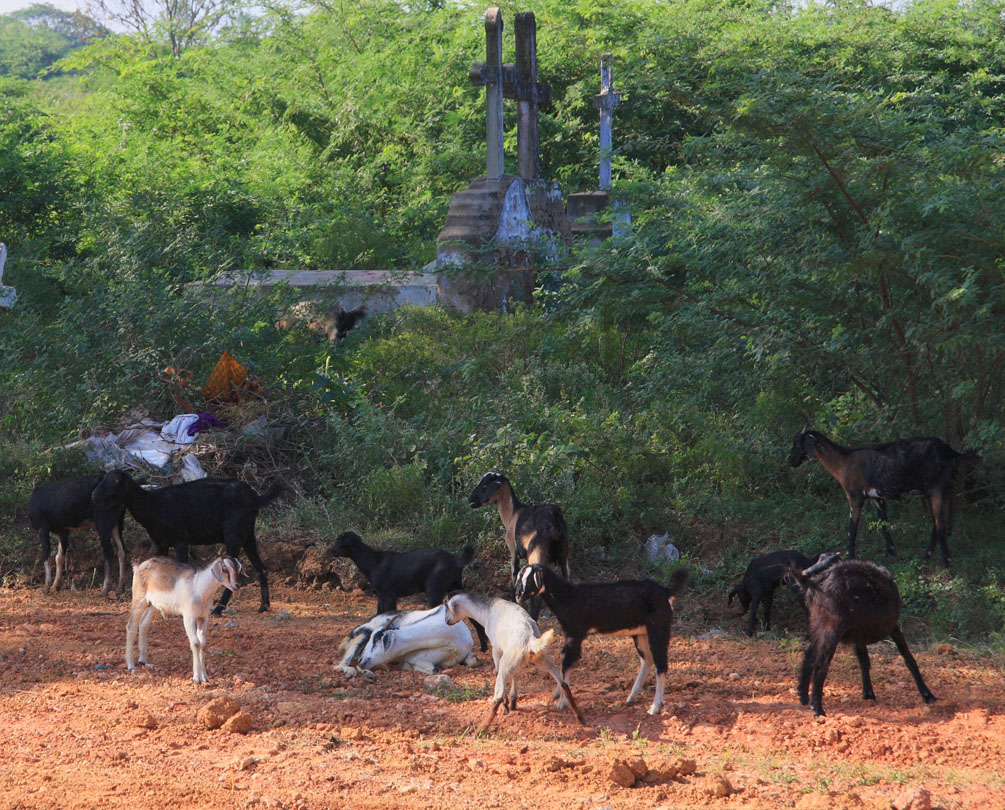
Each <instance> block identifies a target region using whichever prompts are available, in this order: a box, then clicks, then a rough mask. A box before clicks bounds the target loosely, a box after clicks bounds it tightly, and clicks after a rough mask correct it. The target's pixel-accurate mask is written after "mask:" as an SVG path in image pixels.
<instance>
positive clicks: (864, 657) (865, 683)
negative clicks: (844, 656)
mask: <svg viewBox="0 0 1005 810" xmlns="http://www.w3.org/2000/svg"><path fill="white" fill-rule="evenodd" d="M855 655H856V656H857V657H858V668H859V669H860V670H861V671H862V700H875V699H876V693H875V692H873V691H872V680H871V679H870V678H869V650H868V649H867V648H866V646H865V644H856V645H855Z"/></svg>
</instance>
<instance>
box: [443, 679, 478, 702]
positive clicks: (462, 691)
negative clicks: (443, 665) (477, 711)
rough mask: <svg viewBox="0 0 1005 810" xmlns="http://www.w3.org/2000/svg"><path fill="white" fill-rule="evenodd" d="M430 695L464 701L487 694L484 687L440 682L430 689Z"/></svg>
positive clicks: (453, 700)
mask: <svg viewBox="0 0 1005 810" xmlns="http://www.w3.org/2000/svg"><path fill="white" fill-rule="evenodd" d="M430 694H431V695H436V697H438V698H443V700H449V701H450V702H451V703H466V702H467V701H469V700H484V699H485V698H487V697H488V696H489V690H488V689H487V688H486V687H484V686H483V687H475V686H458V685H457V684H455V683H441V684H439V685H438V686H436V687H434V688H433V689H432V690H430Z"/></svg>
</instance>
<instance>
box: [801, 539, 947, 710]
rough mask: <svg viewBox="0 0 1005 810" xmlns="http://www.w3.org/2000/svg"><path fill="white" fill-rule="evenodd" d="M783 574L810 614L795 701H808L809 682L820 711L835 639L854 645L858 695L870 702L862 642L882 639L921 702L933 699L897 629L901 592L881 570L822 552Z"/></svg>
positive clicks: (933, 696)
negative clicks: (859, 683)
mask: <svg viewBox="0 0 1005 810" xmlns="http://www.w3.org/2000/svg"><path fill="white" fill-rule="evenodd" d="M824 558H830V559H824ZM828 562H830V563H832V564H830V565H828ZM788 576H789V577H790V578H791V579H792V581H793V582H795V583H796V584H797V585H798V586H799V587H800V588H801V589H802V591H803V594H804V598H805V601H806V609H807V611H808V612H809V617H810V628H809V635H810V646H809V648H808V649H807V650H806V655H805V656H804V657H803V665H802V668H801V669H800V671H799V686H798V692H799V702H800V703H802V704H803V705H804V706H805V705H806V704H807V703H810V696H809V685H810V681H811V680H812V682H813V699H812V706H813V713H814V714H815V715H816V716H817V717H820V716H821V715H823V714H824V709H823V688H824V680H825V679H826V678H827V670H828V669H829V668H830V664H831V659H832V658H833V657H834V651H835V650H836V649H837V645H838V644H839V643H840V644H852V645H854V647H855V655H856V656H857V657H858V665H859V669H860V670H861V672H862V698H863V700H875V699H876V694H875V693H874V692H873V690H872V681H871V680H870V678H869V651H868V649H867V647H866V645H868V644H875V643H876V642H877V641H882V640H883V639H885V638H891V639H893V643H894V644H896V645H897V649H898V650H899V651H900V654H901V656H902V657H903V658H904V663H905V664H907V668H908V669H909V670H910V672H911V676H912V677H913V678H914V682H915V684H917V687H918V692H920V693H921V697H922V699H923V700H924V701H925V703H934V702H935V695H933V694H932V693H931V691H930V690H929V688H928V686H926V684H925V679H924V678H922V677H921V670H919V669H918V662H917V661H915V660H914V656H913V655H911V650H910V649H909V648H908V646H907V640H906V639H905V638H904V633H903V631H902V630H901V629H900V593H899V591H898V590H897V585H896V583H894V581H893V578H892V577H891V576H890V574H889V572H888V571H887V570H886V569H885V568H880V567H879V566H878V565H876V564H875V563H871V562H865V561H861V560H845V561H841V560H840V558H838V556H837V555H836V554H834V555H823V558H822V559H821V561H820V562H819V563H817V564H816V565H814V566H812V567H811V568H809V569H808V570H806V571H800V570H799V569H798V568H796V567H795V566H792V567H790V568H789V572H788Z"/></svg>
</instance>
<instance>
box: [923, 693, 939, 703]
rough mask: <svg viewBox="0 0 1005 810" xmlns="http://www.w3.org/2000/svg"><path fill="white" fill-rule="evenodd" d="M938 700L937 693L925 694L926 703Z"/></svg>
mask: <svg viewBox="0 0 1005 810" xmlns="http://www.w3.org/2000/svg"><path fill="white" fill-rule="evenodd" d="M937 700H938V698H937V697H935V695H925V703H928V704H929V705H931V704H932V703H935V701H937Z"/></svg>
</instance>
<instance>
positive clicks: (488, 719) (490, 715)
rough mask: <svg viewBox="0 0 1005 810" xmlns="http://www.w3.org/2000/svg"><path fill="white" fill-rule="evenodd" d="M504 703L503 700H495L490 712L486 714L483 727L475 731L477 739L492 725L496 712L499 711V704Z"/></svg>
mask: <svg viewBox="0 0 1005 810" xmlns="http://www.w3.org/2000/svg"><path fill="white" fill-rule="evenodd" d="M502 702H503V699H502V698H493V700H492V704H491V705H490V706H489V710H488V712H486V713H485V717H484V718H483V719H482V722H481V725H480V726H478V728H477V729H476V730H475V736H476V737H477V736H478V735H479V734H482V733H483V732H484V731H485V729H487V728H488V727H489V726H490V725H491V723H492V718H493V717H495V716H496V712H497V711H498V710H499V704H500V703H502Z"/></svg>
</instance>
